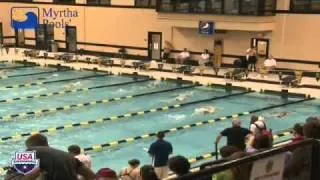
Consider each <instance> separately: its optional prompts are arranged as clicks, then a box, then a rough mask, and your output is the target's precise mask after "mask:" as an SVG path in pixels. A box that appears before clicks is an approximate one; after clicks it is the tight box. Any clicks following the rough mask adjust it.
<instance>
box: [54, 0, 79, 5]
mask: <svg viewBox="0 0 320 180" xmlns="http://www.w3.org/2000/svg"><path fill="white" fill-rule="evenodd" d="M53 2H54V3H62V4H75V3H76V1H75V0H54V1H53Z"/></svg>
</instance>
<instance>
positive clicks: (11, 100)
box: [0, 79, 152, 103]
mask: <svg viewBox="0 0 320 180" xmlns="http://www.w3.org/2000/svg"><path fill="white" fill-rule="evenodd" d="M151 80H152V79H142V80H136V81H126V82H122V83H115V84H106V85H100V86H93V87H88V88H78V89H73V90H64V91H56V92H50V93H45V94H37V95H31V96H22V97H14V98H10V99H2V100H0V103H12V102H14V101H20V100H26V99H28V100H31V99H36V98H40V97H50V96H56V95H64V94H69V93H76V92H84V91H90V90H93V89H99V88H107V87H115V86H123V85H129V84H135V83H141V82H147V81H151Z"/></svg>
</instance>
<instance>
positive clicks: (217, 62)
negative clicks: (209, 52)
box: [213, 39, 223, 68]
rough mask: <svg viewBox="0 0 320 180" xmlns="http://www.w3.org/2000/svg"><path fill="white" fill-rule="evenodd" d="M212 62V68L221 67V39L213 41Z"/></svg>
mask: <svg viewBox="0 0 320 180" xmlns="http://www.w3.org/2000/svg"><path fill="white" fill-rule="evenodd" d="M213 54H214V58H213V59H214V62H213V66H214V67H216V68H220V67H221V65H222V55H223V40H222V39H215V40H214V48H213Z"/></svg>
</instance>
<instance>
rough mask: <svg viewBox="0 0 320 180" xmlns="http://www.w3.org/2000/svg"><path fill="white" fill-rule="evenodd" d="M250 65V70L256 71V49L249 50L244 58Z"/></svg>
mask: <svg viewBox="0 0 320 180" xmlns="http://www.w3.org/2000/svg"><path fill="white" fill-rule="evenodd" d="M244 58H245V61H246V63H247V65H248V70H256V63H257V56H256V52H255V50H254V49H251V48H249V49H247V51H246V56H245V57H244Z"/></svg>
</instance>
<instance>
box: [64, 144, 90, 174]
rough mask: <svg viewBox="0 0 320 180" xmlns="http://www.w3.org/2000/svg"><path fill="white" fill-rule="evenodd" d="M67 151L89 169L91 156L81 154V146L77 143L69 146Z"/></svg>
mask: <svg viewBox="0 0 320 180" xmlns="http://www.w3.org/2000/svg"><path fill="white" fill-rule="evenodd" d="M68 151H69V153H70V154H72V155H73V156H74V157H75V158H77V159H78V160H79V161H80V162H82V163H83V164H84V165H85V166H87V168H89V169H91V157H90V156H89V155H87V154H81V148H80V147H79V146H78V145H71V146H69V147H68Z"/></svg>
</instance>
